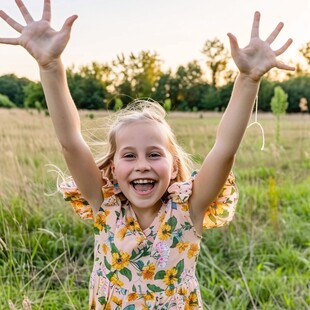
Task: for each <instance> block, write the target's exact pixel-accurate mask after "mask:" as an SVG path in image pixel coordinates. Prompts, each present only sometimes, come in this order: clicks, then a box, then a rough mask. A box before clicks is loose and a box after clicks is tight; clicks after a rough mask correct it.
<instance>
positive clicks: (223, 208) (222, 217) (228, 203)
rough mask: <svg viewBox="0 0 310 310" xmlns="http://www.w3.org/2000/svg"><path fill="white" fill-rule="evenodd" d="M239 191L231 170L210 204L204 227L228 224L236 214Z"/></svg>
mask: <svg viewBox="0 0 310 310" xmlns="http://www.w3.org/2000/svg"><path fill="white" fill-rule="evenodd" d="M238 198H239V192H238V188H237V185H236V183H235V177H234V175H233V173H232V172H231V173H230V174H229V176H228V178H227V180H226V182H225V184H224V186H223V188H222V190H221V191H220V193H219V194H218V196H217V197H216V199H214V201H213V202H212V203H211V204H210V205H209V206H208V208H207V211H206V213H205V216H204V219H203V228H205V229H209V228H214V227H220V226H224V225H226V224H228V223H229V222H230V221H231V220H232V219H233V217H234V215H235V210H236V205H237V202H238Z"/></svg>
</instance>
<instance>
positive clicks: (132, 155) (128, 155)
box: [123, 153, 135, 159]
mask: <svg viewBox="0 0 310 310" xmlns="http://www.w3.org/2000/svg"><path fill="white" fill-rule="evenodd" d="M123 157H124V158H128V159H130V158H134V157H135V156H134V154H133V153H126V154H124V155H123Z"/></svg>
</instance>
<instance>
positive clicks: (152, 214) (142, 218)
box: [132, 203, 163, 230]
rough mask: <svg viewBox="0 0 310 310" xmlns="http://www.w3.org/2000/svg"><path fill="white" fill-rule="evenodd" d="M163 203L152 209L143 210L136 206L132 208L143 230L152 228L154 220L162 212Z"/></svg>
mask: <svg viewBox="0 0 310 310" xmlns="http://www.w3.org/2000/svg"><path fill="white" fill-rule="evenodd" d="M162 205H163V204H162V203H161V204H160V205H157V206H154V207H152V208H147V209H141V208H137V207H135V206H132V210H133V211H134V213H135V215H136V218H137V220H138V222H139V225H140V228H141V229H142V230H145V229H147V228H148V227H150V226H151V224H152V223H153V221H154V219H155V218H156V216H157V215H158V213H159V211H160V210H161V207H162Z"/></svg>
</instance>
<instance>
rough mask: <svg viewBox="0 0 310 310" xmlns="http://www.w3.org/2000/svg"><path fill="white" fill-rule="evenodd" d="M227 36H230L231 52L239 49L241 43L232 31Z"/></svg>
mask: <svg viewBox="0 0 310 310" xmlns="http://www.w3.org/2000/svg"><path fill="white" fill-rule="evenodd" d="M227 36H228V38H229V43H230V48H231V52H232V53H233V52H235V51H237V50H239V44H238V40H237V38H236V37H235V36H234V35H233V34H232V33H227Z"/></svg>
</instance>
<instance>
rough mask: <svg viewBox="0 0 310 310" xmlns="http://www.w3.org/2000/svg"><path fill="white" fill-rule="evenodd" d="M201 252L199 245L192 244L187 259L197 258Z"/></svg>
mask: <svg viewBox="0 0 310 310" xmlns="http://www.w3.org/2000/svg"><path fill="white" fill-rule="evenodd" d="M198 251H199V247H198V244H197V243H192V244H191V245H190V247H189V250H188V252H187V257H188V258H193V257H194V256H196V255H197V254H198Z"/></svg>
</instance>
